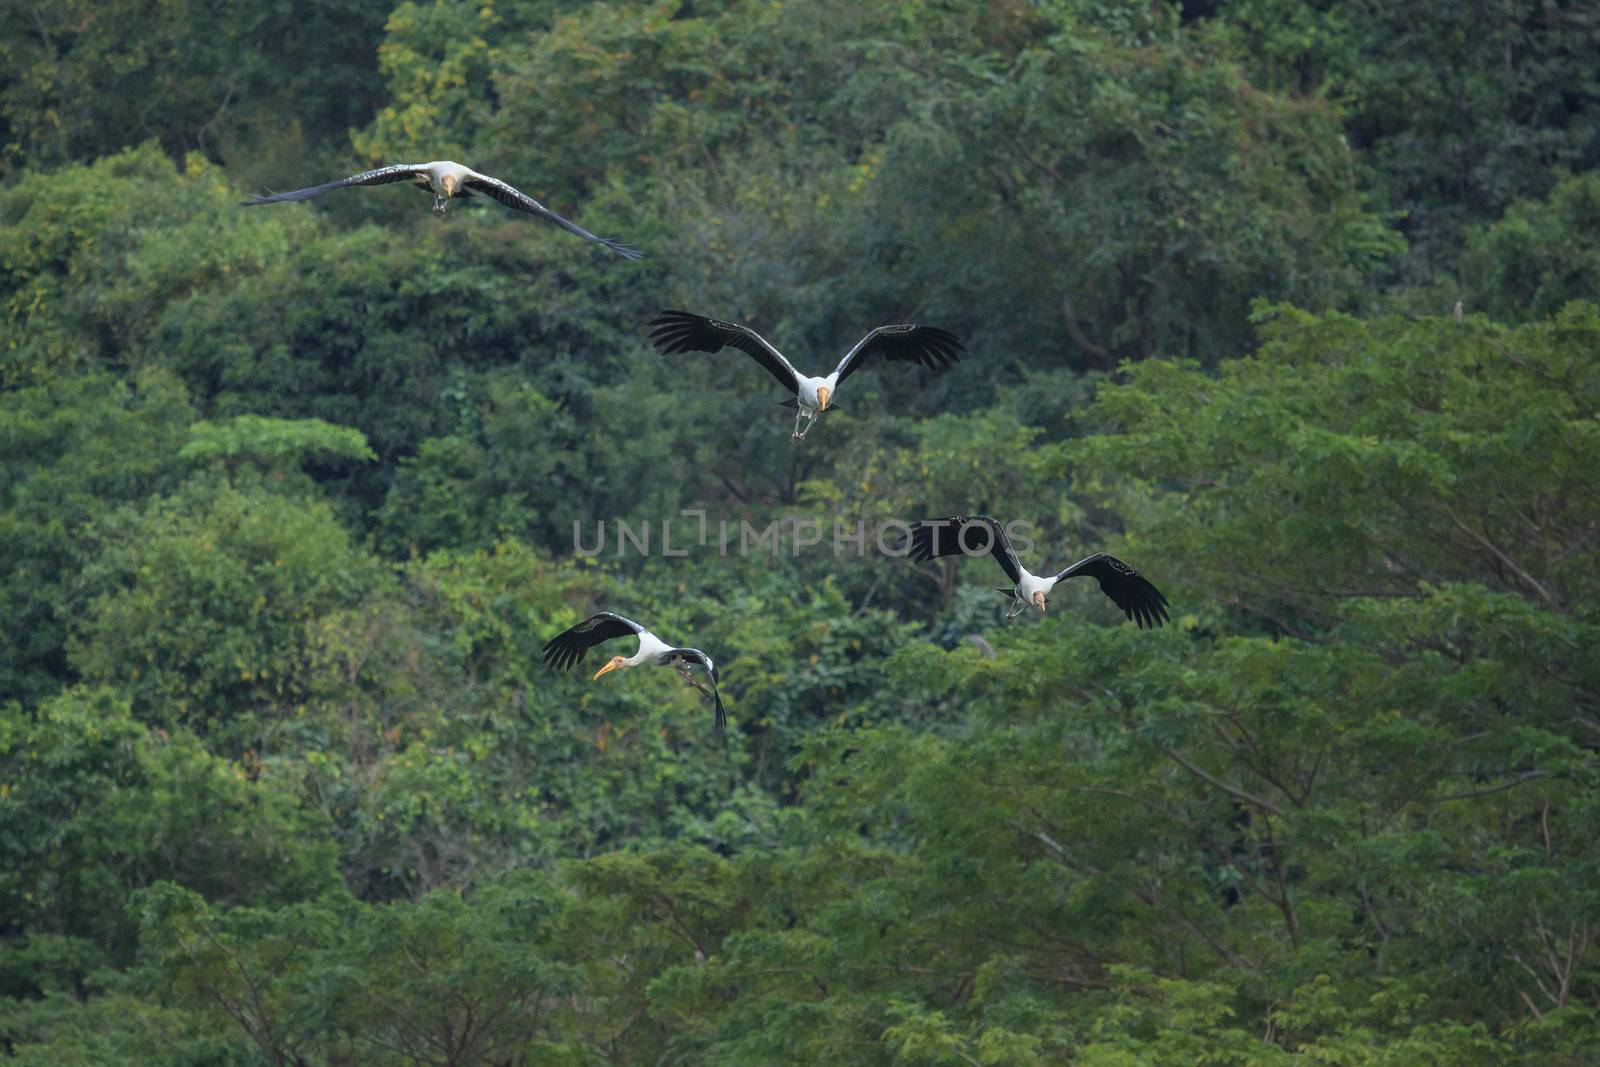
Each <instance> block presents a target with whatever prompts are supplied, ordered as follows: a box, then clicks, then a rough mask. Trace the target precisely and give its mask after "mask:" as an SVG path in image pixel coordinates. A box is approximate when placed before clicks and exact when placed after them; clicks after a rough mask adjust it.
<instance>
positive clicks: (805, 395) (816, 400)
mask: <svg viewBox="0 0 1600 1067" xmlns="http://www.w3.org/2000/svg"><path fill="white" fill-rule="evenodd" d="M650 327H651V332H650V343H651V344H653V345H655V346H656V347H657V348H659V349H660V350H661V351H662V352H663V353H664V354H666V355H674V354H676V353H679V352H691V351H692V352H718V351H721V350H722V349H723V348H729V347H731V348H737V349H739V350H740V351H741V352H744V353H746V354H748V355H750V356H752V357H754V359H755V361H756V362H757V363H760V364H761V365H762V366H763V367H765V368H766V369H767V373H768V374H771V375H772V376H773V378H775V379H777V382H778V384H779V385H781V386H783V387H784V388H785V389H787V390H789V392H791V393H793V394H794V399H793V400H785V401H784V403H785V404H792V405H793V406H794V408H795V415H794V435H793V437H792V440H795V441H803V440H805V436H806V433H807V431H809V430H810V429H811V424H812V423H813V422H815V421H816V420H817V417H818V416H819V415H821V414H822V413H823V412H824V411H827V410H828V409H829V408H830V407H832V406H833V394H834V393H835V392H836V391H837V390H838V389H839V387H840V386H841V385H843V384H844V380H845V379H846V378H848V377H850V375H851V374H853V373H855V371H856V370H857V369H858V368H860V367H861V366H862V365H863V364H864V363H865V362H866V361H867V359H868V358H869V357H870V356H872V355H873V354H874V353H879V352H881V353H882V354H883V357H884V358H885V359H890V360H901V361H909V362H916V363H921V364H922V365H923V366H925V367H928V368H930V369H932V370H943V369H944V368H946V367H948V366H949V365H950V364H952V363H955V362H958V361H959V360H960V359H961V354H962V353H963V352H965V351H966V349H965V347H963V345H962V344H961V340H960V338H958V337H956V336H955V335H954V334H952V333H949V332H948V331H945V330H941V329H938V328H937V327H933V326H918V325H916V324H915V323H909V322H908V323H901V324H899V325H895V326H879V327H878V328H877V329H875V330H873V331H872V332H870V333H868V334H867V335H866V336H865V337H863V338H862V339H861V340H859V341H857V342H856V345H855V347H854V348H852V349H851V350H850V351H849V352H847V353H845V357H844V358H843V359H841V360H840V361H839V365H838V366H837V367H835V368H833V373H832V374H829V375H827V376H826V377H816V376H813V375H809V374H801V373H800V372H799V371H797V370H795V367H794V364H793V363H790V362H789V360H788V358H787V357H786V356H784V354H783V353H782V352H779V351H778V350H777V349H776V348H774V347H773V346H772V344H771V343H770V342H768V341H767V340H766V338H764V337H762V336H761V335H760V334H758V333H756V332H755V331H754V330H752V329H751V328H750V327H748V326H740V325H739V324H738V323H734V322H723V321H722V320H720V319H708V318H706V317H705V316H704V315H696V314H693V313H692V312H688V311H663V312H661V314H659V315H657V316H656V317H655V318H654V319H651V320H650Z"/></svg>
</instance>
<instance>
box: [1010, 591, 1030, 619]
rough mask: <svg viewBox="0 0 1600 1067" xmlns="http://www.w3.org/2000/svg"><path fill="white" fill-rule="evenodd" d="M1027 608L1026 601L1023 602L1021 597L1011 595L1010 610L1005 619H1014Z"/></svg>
mask: <svg viewBox="0 0 1600 1067" xmlns="http://www.w3.org/2000/svg"><path fill="white" fill-rule="evenodd" d="M1027 606H1028V602H1027V601H1026V600H1023V599H1022V598H1021V597H1019V596H1017V595H1016V594H1015V593H1013V594H1012V596H1011V610H1010V611H1008V612H1006V618H1008V619H1014V618H1016V617H1017V616H1018V615H1021V614H1022V612H1023V610H1024V609H1025V608H1027Z"/></svg>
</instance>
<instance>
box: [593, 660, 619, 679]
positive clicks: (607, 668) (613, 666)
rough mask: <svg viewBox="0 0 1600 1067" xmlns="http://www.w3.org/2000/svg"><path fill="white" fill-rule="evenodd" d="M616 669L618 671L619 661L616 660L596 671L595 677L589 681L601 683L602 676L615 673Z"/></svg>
mask: <svg viewBox="0 0 1600 1067" xmlns="http://www.w3.org/2000/svg"><path fill="white" fill-rule="evenodd" d="M616 669H617V661H616V660H612V661H611V662H610V663H607V664H606V665H605V666H604V667H601V668H600V669H599V670H597V671H595V672H594V677H593V678H591V679H589V680H590V681H591V682H595V681H599V680H600V676H601V675H602V674H605V673H606V672H607V671H614V670H616Z"/></svg>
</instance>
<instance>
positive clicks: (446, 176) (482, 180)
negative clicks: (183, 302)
mask: <svg viewBox="0 0 1600 1067" xmlns="http://www.w3.org/2000/svg"><path fill="white" fill-rule="evenodd" d="M404 181H414V182H415V183H416V185H417V186H418V188H421V189H427V190H429V191H430V192H432V193H433V213H434V214H435V215H443V214H444V212H445V208H447V207H449V206H450V200H451V198H452V197H469V196H472V195H473V194H474V193H482V194H483V195H484V196H487V197H489V198H490V199H493V200H498V201H499V202H500V203H502V204H504V205H505V206H506V207H509V208H513V209H515V210H517V211H525V212H527V213H528V214H530V215H537V216H538V217H540V218H542V219H547V220H549V221H550V222H553V223H555V224H556V225H557V226H560V227H561V228H562V229H564V230H566V231H567V232H568V233H575V234H577V235H578V236H579V237H582V238H583V239H584V240H586V241H594V242H596V243H598V244H602V245H605V246H606V247H607V248H609V249H611V251H613V252H615V253H617V254H618V255H620V256H625V257H626V258H628V259H638V258H640V256H641V254H642V253H640V252H639V251H638V250H637V249H634V248H631V247H629V246H628V245H625V244H623V243H622V242H621V241H616V240H613V239H612V238H610V237H596V236H595V235H594V234H592V233H590V232H589V231H588V230H586V229H584V228H583V227H582V226H579V225H578V224H577V223H575V222H572V221H570V220H568V219H564V218H562V217H561V216H560V215H557V214H556V213H555V212H554V211H551V210H550V209H549V208H547V207H545V206H544V205H543V204H541V203H539V201H537V200H535V199H534V198H533V197H531V196H528V195H527V194H526V193H524V192H522V191H521V190H520V189H517V188H516V187H514V186H512V185H511V184H509V183H508V182H503V181H501V180H500V179H499V178H496V177H494V176H492V175H489V174H479V173H478V172H477V171H475V170H473V169H472V168H471V167H468V166H465V165H463V164H461V163H457V162H456V161H455V160H453V159H436V160H434V161H433V162H432V163H395V164H393V165H392V166H388V167H379V168H378V169H377V170H367V171H362V172H361V173H360V174H352V175H350V177H348V178H340V179H339V180H338V181H335V182H327V183H325V184H323V185H313V186H310V187H309V188H306V189H295V190H293V191H292V192H287V193H274V194H272V195H271V196H257V197H252V198H250V199H249V200H246V201H243V203H244V206H245V207H254V206H255V205H257V204H276V203H279V202H280V201H285V200H310V199H311V198H312V197H317V196H321V195H322V194H323V193H326V192H331V191H332V190H334V189H344V188H347V187H349V186H353V185H390V184H392V183H394V182H404Z"/></svg>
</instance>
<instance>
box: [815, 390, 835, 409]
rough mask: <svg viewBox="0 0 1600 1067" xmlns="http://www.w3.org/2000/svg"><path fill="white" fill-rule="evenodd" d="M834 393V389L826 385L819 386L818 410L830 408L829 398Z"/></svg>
mask: <svg viewBox="0 0 1600 1067" xmlns="http://www.w3.org/2000/svg"><path fill="white" fill-rule="evenodd" d="M832 395H833V390H832V389H829V388H828V387H827V386H826V385H819V386H817V410H818V411H827V410H828V398H829V397H830V396H832Z"/></svg>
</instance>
